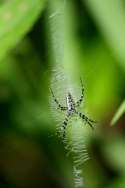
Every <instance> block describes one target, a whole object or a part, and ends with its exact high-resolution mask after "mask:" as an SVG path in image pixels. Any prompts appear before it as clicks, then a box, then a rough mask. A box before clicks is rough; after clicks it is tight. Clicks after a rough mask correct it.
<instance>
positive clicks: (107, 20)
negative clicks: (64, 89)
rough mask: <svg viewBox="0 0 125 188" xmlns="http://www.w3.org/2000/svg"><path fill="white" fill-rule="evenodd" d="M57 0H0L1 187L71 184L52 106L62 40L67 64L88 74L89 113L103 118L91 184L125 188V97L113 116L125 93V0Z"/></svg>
mask: <svg viewBox="0 0 125 188" xmlns="http://www.w3.org/2000/svg"><path fill="white" fill-rule="evenodd" d="M59 2H60V1H59V0H52V1H45V0H35V1H34V0H21V1H20V0H9V1H8V0H1V1H0V188H36V187H37V188H41V187H42V188H50V187H55V188H70V187H73V180H72V178H73V177H72V162H71V159H70V157H69V158H68V157H66V155H65V153H66V152H65V149H64V147H63V144H62V143H61V142H60V139H59V138H58V137H57V136H56V134H55V133H56V129H55V121H54V120H53V119H52V118H51V113H50V107H49V95H50V93H49V83H50V80H51V69H52V68H53V67H54V66H55V65H56V63H60V64H61V63H62V57H63V55H61V46H63V43H64V46H65V51H64V56H65V58H64V59H65V60H64V63H63V65H64V67H65V68H67V70H68V73H69V74H71V75H72V77H73V78H74V80H76V79H77V78H79V77H80V76H82V77H83V79H84V83H85V96H86V97H85V98H86V104H87V105H86V106H87V109H88V112H89V114H91V115H92V117H94V118H95V119H97V121H98V125H97V127H96V130H95V131H94V133H93V136H91V137H90V138H89V147H88V150H89V155H90V157H91V160H89V161H88V162H87V163H85V165H84V166H83V172H84V179H85V182H86V186H85V187H88V188H105V187H106V188H124V187H125V126H124V125H125V104H124V103H123V106H122V109H123V110H122V112H121V113H120V115H121V116H120V118H118V120H117V122H115V125H114V126H111V121H112V118H113V117H114V114H115V113H116V112H117V110H118V108H119V106H120V105H121V103H122V102H123V100H124V98H125V2H124V1H123V0H105V1H102V0H79V1H78V0H71V1H68V0H67V1H61V4H60V3H59ZM48 10H49V11H48ZM62 12H63V13H64V15H65V16H64V19H63V16H62V14H61V13H62ZM62 23H63V24H62ZM63 35H64V38H63ZM53 36H54V37H55V38H54V39H53V40H54V41H52V40H51V39H52V38H53ZM56 57H57V59H56ZM54 58H55V61H54ZM56 60H57V61H56Z"/></svg>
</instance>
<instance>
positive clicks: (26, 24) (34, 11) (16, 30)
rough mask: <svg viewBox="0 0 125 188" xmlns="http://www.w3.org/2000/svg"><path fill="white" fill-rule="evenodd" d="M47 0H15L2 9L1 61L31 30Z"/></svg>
mask: <svg viewBox="0 0 125 188" xmlns="http://www.w3.org/2000/svg"><path fill="white" fill-rule="evenodd" d="M44 2H45V0H35V1H34V0H21V1H20V0H13V1H9V2H6V3H4V4H3V5H1V7H0V59H2V58H3V57H4V55H5V54H6V52H8V51H9V50H10V49H11V48H12V47H14V46H15V45H16V44H17V42H19V41H20V39H22V37H23V36H24V35H25V34H26V33H27V32H28V31H29V30H30V29H31V27H32V25H33V24H34V22H35V21H36V19H37V18H38V16H39V14H40V12H41V10H42V9H43V5H44Z"/></svg>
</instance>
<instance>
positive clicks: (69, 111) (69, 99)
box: [50, 78, 96, 137]
mask: <svg viewBox="0 0 125 188" xmlns="http://www.w3.org/2000/svg"><path fill="white" fill-rule="evenodd" d="M80 82H81V97H80V98H79V100H77V101H76V102H75V101H74V99H73V96H72V94H71V93H70V92H68V93H67V96H66V104H67V105H66V106H62V105H61V104H60V103H59V101H58V100H57V99H56V97H55V95H54V92H53V90H52V88H50V91H51V94H52V97H53V100H54V101H55V103H56V105H57V109H60V110H61V111H66V117H65V119H64V121H63V123H62V127H63V130H64V132H63V137H65V132H66V127H67V125H68V121H69V119H70V118H71V117H72V116H73V115H74V114H76V115H77V116H79V117H80V118H81V119H82V120H83V121H84V122H85V123H87V124H88V125H89V126H90V127H91V128H92V129H94V127H93V123H96V122H95V121H93V120H92V119H90V118H88V117H87V116H86V115H85V114H84V113H82V112H79V111H77V108H78V107H79V106H80V105H81V103H82V101H83V98H84V87H83V82H82V79H81V78H80Z"/></svg>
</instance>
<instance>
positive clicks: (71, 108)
mask: <svg viewBox="0 0 125 188" xmlns="http://www.w3.org/2000/svg"><path fill="white" fill-rule="evenodd" d="M66 103H67V108H68V112H70V111H71V112H72V111H74V109H75V108H74V101H73V98H72V95H71V94H70V93H68V95H67V97H66Z"/></svg>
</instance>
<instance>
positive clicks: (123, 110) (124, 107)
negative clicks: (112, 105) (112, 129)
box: [111, 100, 125, 125]
mask: <svg viewBox="0 0 125 188" xmlns="http://www.w3.org/2000/svg"><path fill="white" fill-rule="evenodd" d="M123 114H125V100H124V101H123V103H122V104H121V105H120V107H119V109H118V110H117V112H116V114H115V115H114V117H113V119H112V121H111V125H114V124H115V123H116V122H117V121H118V120H119V119H120V117H121V116H122V115H123Z"/></svg>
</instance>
